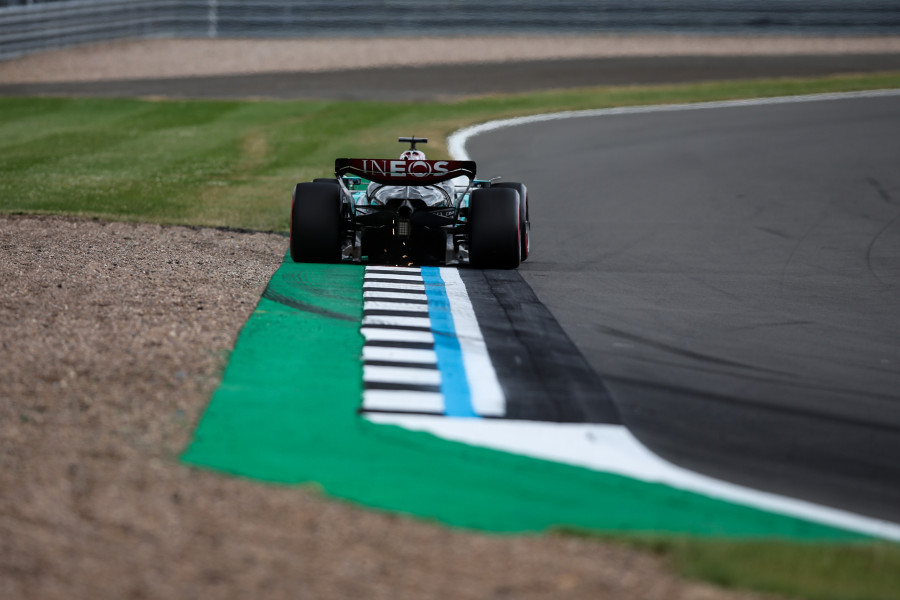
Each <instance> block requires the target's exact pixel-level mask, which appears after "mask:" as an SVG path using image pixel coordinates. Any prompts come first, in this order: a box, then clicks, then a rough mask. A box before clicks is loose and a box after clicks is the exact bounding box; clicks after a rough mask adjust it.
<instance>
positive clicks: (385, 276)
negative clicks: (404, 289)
mask: <svg viewBox="0 0 900 600" xmlns="http://www.w3.org/2000/svg"><path fill="white" fill-rule="evenodd" d="M369 279H378V280H379V281H422V276H421V275H397V274H396V273H372V274H368V273H367V274H366V276H365V280H369Z"/></svg>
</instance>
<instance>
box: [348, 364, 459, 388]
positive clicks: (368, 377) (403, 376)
mask: <svg viewBox="0 0 900 600" xmlns="http://www.w3.org/2000/svg"><path fill="white" fill-rule="evenodd" d="M363 381H366V382H372V383H401V384H403V383H405V384H413V385H441V373H440V371H438V370H437V369H420V368H415V367H382V366H373V365H365V366H364V367H363Z"/></svg>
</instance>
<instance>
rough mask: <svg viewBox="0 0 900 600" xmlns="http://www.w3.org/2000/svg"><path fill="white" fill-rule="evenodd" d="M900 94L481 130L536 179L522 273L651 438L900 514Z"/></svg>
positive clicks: (507, 171) (683, 461) (485, 172)
mask: <svg viewBox="0 0 900 600" xmlns="http://www.w3.org/2000/svg"><path fill="white" fill-rule="evenodd" d="M898 140H900V97H897V96H894V97H886V98H869V99H844V100H835V101H819V102H805V103H796V104H781V105H771V106H747V107H737V108H720V109H710V110H702V111H681V112H657V113H650V114H634V115H619V116H603V117H593V118H576V119H567V120H559V121H552V122H544V123H536V124H531V125H525V126H518V127H512V128H507V129H500V130H496V131H493V132H490V133H485V134H482V135H480V136H476V137H474V138H472V139H471V140H470V141H469V143H468V146H467V148H468V151H469V154H470V155H471V156H472V158H473V159H474V160H476V161H477V162H478V165H479V174H480V175H482V176H495V175H503V176H504V178H505V179H508V180H520V181H524V182H526V183H527V185H528V188H529V196H530V206H531V211H532V223H533V226H532V235H533V238H532V240H533V243H532V257H531V258H530V259H529V260H528V262H527V263H525V264H524V265H523V266H522V267H521V268H520V272H521V273H522V275H523V276H524V278H525V279H526V280H527V282H528V283H529V284H530V285H531V287H532V288H533V289H534V291H535V292H536V294H537V295H538V297H539V299H540V300H542V301H543V302H544V304H545V305H546V306H547V307H548V308H549V309H550V311H551V312H552V313H553V314H554V316H555V317H556V318H557V319H558V320H559V322H560V323H561V324H562V326H563V328H564V329H565V330H566V332H567V333H568V334H569V335H570V337H571V338H572V339H573V341H574V342H575V344H576V345H577V346H578V347H579V349H580V350H581V351H582V353H583V354H584V356H585V357H586V358H587V360H588V362H589V363H590V364H591V365H592V366H593V367H594V368H595V369H596V371H597V372H598V373H599V374H600V376H601V377H603V378H604V380H605V381H606V383H607V386H608V388H609V389H610V391H611V393H612V395H613V399H614V401H615V403H616V405H617V407H618V409H619V411H620V413H621V416H622V419H623V421H624V423H625V424H626V425H627V426H628V427H629V429H630V430H631V431H632V433H634V434H635V435H636V436H637V437H638V438H639V439H640V440H641V441H642V442H643V443H645V444H646V445H647V446H648V447H650V448H651V449H652V450H654V451H655V452H657V453H658V454H660V455H662V456H663V457H665V458H668V459H669V460H671V461H673V462H676V463H677V464H680V465H682V466H686V467H688V468H691V469H694V470H696V471H700V472H703V473H706V474H710V475H714V476H716V477H720V478H723V479H727V480H730V481H733V482H737V483H741V484H745V485H749V486H752V487H756V488H760V489H764V490H768V491H774V492H778V493H782V494H785V495H789V496H794V497H799V498H803V499H808V500H813V501H815V502H819V503H822V504H826V505H831V506H834V507H839V508H843V509H847V510H851V511H854V512H858V513H861V514H865V515H869V516H874V517H879V518H885V519H889V520H892V521H900V142H898Z"/></svg>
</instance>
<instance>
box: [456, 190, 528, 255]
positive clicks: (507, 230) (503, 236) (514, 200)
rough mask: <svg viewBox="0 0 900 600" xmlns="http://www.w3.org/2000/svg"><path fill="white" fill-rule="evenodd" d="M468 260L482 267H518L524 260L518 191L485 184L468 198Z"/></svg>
mask: <svg viewBox="0 0 900 600" xmlns="http://www.w3.org/2000/svg"><path fill="white" fill-rule="evenodd" d="M467 219H468V221H469V264H471V265H472V266H473V267H478V268H479V269H515V268H516V267H518V266H519V262H520V261H521V251H522V246H521V240H520V235H519V194H518V192H516V190H512V189H503V188H500V189H497V188H486V189H477V190H474V191H473V192H472V197H471V199H470V200H469V214H468V217H467Z"/></svg>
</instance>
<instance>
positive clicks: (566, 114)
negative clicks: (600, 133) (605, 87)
mask: <svg viewBox="0 0 900 600" xmlns="http://www.w3.org/2000/svg"><path fill="white" fill-rule="evenodd" d="M887 96H900V89H883V90H866V91H860V92H835V93H826V94H805V95H802V96H773V97H770V98H747V99H743V100H719V101H716V102H691V103H683V104H651V105H641V106H620V107H615V108H596V109H589V110H570V111H563V112H556V113H541V114H537V115H529V116H525V117H514V118H512V119H498V120H496V121H488V122H486V123H480V124H478V125H472V126H471V127H465V128H463V129H459V130H457V131H455V132H453V133H452V134H450V137H448V138H447V150H448V151H449V152H450V156H451V157H453V158H454V159H455V160H472V159H471V157H470V156H469V153H468V152H467V151H466V142H468V141H469V138H472V137H474V136H476V135H479V134H482V133H485V132H488V131H494V130H497V129H503V128H506V127H515V126H517V125H529V124H531V123H540V122H542V121H557V120H560V119H575V118H580V117H603V116H609V115H635V114H644V113H655V112H675V111H685V110H705V109H711V108H732V107H739V106H765V105H771V104H794V103H797V102H821V101H824V100H844V99H850V98H883V97H887Z"/></svg>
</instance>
